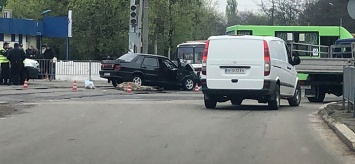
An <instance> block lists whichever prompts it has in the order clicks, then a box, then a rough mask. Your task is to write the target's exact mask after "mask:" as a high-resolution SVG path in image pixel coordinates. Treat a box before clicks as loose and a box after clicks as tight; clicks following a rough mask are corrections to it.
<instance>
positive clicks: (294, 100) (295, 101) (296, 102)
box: [287, 84, 302, 106]
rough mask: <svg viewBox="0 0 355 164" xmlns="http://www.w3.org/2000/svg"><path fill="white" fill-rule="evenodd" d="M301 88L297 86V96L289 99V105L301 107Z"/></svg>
mask: <svg viewBox="0 0 355 164" xmlns="http://www.w3.org/2000/svg"><path fill="white" fill-rule="evenodd" d="M301 97H302V94H301V86H300V85H299V84H297V87H296V90H295V94H294V95H293V97H291V98H289V99H287V100H288V104H289V105H290V106H299V105H300V103H301Z"/></svg>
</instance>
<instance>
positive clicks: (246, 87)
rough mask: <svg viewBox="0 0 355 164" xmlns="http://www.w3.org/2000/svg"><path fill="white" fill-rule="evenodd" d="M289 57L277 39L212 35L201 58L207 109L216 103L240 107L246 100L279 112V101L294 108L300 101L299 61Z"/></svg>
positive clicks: (202, 80) (283, 44)
mask: <svg viewBox="0 0 355 164" xmlns="http://www.w3.org/2000/svg"><path fill="white" fill-rule="evenodd" d="M292 56H293V55H291V54H290V50H289V49H288V47H287V45H286V44H285V42H284V41H283V40H282V39H280V38H277V37H262V36H212V37H210V38H209V39H208V41H207V42H206V46H205V49H204V54H203V59H202V79H201V84H202V92H203V93H204V102H205V106H206V108H215V107H216V104H217V102H226V101H229V100H230V101H231V102H232V104H233V105H240V104H241V103H242V101H243V100H244V99H254V100H258V102H259V103H268V105H269V107H270V108H272V109H275V110H277V109H279V107H280V99H287V100H288V102H289V104H290V105H291V106H298V105H299V104H300V102H301V88H300V85H299V84H298V77H297V71H296V69H295V67H294V66H295V65H297V64H299V63H300V58H299V57H298V56H294V57H292Z"/></svg>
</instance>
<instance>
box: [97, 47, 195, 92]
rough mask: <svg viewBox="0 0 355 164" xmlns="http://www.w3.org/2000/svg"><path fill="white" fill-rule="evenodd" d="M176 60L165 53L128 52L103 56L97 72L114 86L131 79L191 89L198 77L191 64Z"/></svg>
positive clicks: (139, 83)
mask: <svg viewBox="0 0 355 164" xmlns="http://www.w3.org/2000/svg"><path fill="white" fill-rule="evenodd" d="M179 61H180V60H178V64H174V63H173V62H172V61H171V60H169V59H168V58H167V57H164V56H159V55H150V54H140V53H127V54H124V55H122V56H121V57H119V58H117V59H116V60H103V61H102V62H101V70H100V72H99V73H100V77H101V78H105V79H108V82H109V83H110V82H111V83H112V85H113V86H114V87H116V86H117V84H120V83H122V82H133V83H135V84H138V85H145V86H158V87H163V88H169V89H180V88H182V89H184V90H193V89H194V87H195V85H196V84H199V83H200V79H199V78H198V76H197V75H196V74H195V72H194V71H193V70H194V69H193V68H192V66H191V65H189V64H187V65H184V66H182V65H181V63H180V62H179Z"/></svg>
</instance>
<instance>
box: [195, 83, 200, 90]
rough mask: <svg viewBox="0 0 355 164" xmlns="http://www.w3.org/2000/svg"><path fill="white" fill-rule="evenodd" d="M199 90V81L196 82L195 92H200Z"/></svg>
mask: <svg viewBox="0 0 355 164" xmlns="http://www.w3.org/2000/svg"><path fill="white" fill-rule="evenodd" d="M198 91H199V89H198V85H197V83H196V86H195V92H198Z"/></svg>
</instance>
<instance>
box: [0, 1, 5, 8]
mask: <svg viewBox="0 0 355 164" xmlns="http://www.w3.org/2000/svg"><path fill="white" fill-rule="evenodd" d="M5 5H6V0H0V6H1V7H2V8H3V7H4V6H5Z"/></svg>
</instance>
